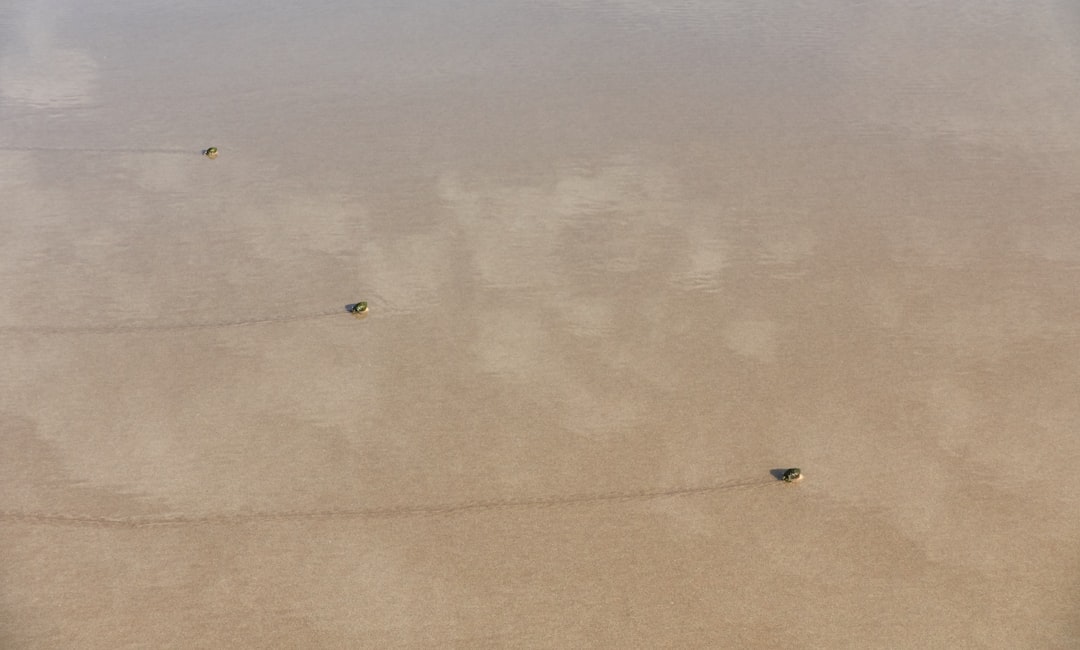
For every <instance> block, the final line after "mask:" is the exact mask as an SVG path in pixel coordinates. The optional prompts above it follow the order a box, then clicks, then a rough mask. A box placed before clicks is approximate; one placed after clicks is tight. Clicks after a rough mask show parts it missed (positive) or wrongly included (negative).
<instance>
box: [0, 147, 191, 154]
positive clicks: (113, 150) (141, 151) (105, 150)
mask: <svg viewBox="0 0 1080 650" xmlns="http://www.w3.org/2000/svg"><path fill="white" fill-rule="evenodd" d="M0 151H5V152H6V151H11V152H19V153H126V154H172V155H189V156H195V155H201V154H202V152H201V151H198V150H192V149H136V148H124V147H109V148H107V147H0Z"/></svg>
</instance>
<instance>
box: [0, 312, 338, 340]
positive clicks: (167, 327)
mask: <svg viewBox="0 0 1080 650" xmlns="http://www.w3.org/2000/svg"><path fill="white" fill-rule="evenodd" d="M347 315H350V314H348V312H345V311H343V310H334V311H326V312H319V313H316V314H301V315H298V316H282V317H279V318H254V319H250V320H223V321H206V322H189V323H173V324H162V325H157V324H153V323H142V324H131V325H86V326H78V325H73V326H70V327H49V326H36V325H2V326H0V332H23V333H31V334H79V333H84V332H85V333H103V332H104V333H114V332H139V331H158V332H161V331H171V330H189V329H214V328H219V327H246V326H250V325H268V324H271V323H287V322H291V321H301V320H315V319H318V318H327V317H329V316H347Z"/></svg>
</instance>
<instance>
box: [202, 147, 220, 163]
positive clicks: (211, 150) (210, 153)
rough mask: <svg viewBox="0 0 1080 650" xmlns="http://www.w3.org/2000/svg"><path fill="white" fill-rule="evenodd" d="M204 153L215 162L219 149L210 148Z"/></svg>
mask: <svg viewBox="0 0 1080 650" xmlns="http://www.w3.org/2000/svg"><path fill="white" fill-rule="evenodd" d="M202 153H203V155H204V156H206V157H207V158H209V159H210V160H213V159H214V158H217V147H210V148H209V149H204V150H203V152H202Z"/></svg>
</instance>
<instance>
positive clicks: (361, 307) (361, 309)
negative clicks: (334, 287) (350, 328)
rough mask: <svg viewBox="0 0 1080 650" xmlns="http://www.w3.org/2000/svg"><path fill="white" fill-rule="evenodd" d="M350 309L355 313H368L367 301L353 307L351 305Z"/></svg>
mask: <svg viewBox="0 0 1080 650" xmlns="http://www.w3.org/2000/svg"><path fill="white" fill-rule="evenodd" d="M349 311H350V312H352V313H354V314H366V313H367V303H366V302H358V303H356V304H355V305H353V306H352V307H349Z"/></svg>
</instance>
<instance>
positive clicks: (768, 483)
mask: <svg viewBox="0 0 1080 650" xmlns="http://www.w3.org/2000/svg"><path fill="white" fill-rule="evenodd" d="M780 485H784V483H782V482H778V481H775V480H768V479H764V480H756V481H741V482H726V483H717V484H714V485H703V486H698V487H678V488H668V489H662V490H631V491H622V492H599V493H594V494H576V495H566V496H548V497H537V498H533V499H491V500H482V501H465V502H461V503H448V504H432V505H419V506H394V507H388V508H360V509H355V510H286V511H280V512H238V513H233V514H220V515H200V516H171V517H144V518H138V517H132V518H113V517H91V516H83V515H68V514H60V513H35V512H15V511H3V512H0V521H8V522H21V523H29V524H53V525H69V526H100V527H106V528H149V527H153V526H196V525H208V524H240V523H246V522H258V521H285V520H302V519H389V518H396V517H423V516H438V515H454V514H458V513H464V512H469V511H487V510H501V509H512V508H514V509H516V508H555V507H560V506H574V505H588V504H598V503H605V502H619V501H647V500H651V499H664V498H673V497H681V496H693V495H701V494H708V493H714V492H721V491H729V490H740V489H742V490H746V489H757V488H765V487H773V486H780Z"/></svg>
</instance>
